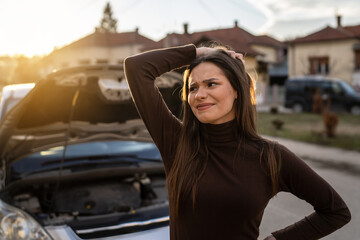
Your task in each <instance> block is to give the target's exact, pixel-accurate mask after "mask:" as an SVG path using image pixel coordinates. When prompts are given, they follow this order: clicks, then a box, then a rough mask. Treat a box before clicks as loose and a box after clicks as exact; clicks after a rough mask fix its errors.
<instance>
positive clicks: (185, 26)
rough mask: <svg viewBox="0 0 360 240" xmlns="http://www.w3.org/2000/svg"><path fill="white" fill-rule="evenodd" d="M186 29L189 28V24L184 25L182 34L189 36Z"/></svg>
mask: <svg viewBox="0 0 360 240" xmlns="http://www.w3.org/2000/svg"><path fill="white" fill-rule="evenodd" d="M188 28H189V24H188V23H184V34H189V32H188Z"/></svg>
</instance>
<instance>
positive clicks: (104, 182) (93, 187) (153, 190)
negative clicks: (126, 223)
mask: <svg viewBox="0 0 360 240" xmlns="http://www.w3.org/2000/svg"><path fill="white" fill-rule="evenodd" d="M165 183H166V181H165V177H164V175H163V174H153V175H151V176H148V175H147V174H145V173H142V174H138V173H136V174H134V175H133V176H127V177H117V178H105V179H97V178H92V179H91V178H89V179H87V180H82V181H79V180H76V181H66V182H53V183H46V182H43V183H40V182H39V183H35V184H31V186H24V187H23V188H18V187H17V188H16V189H8V191H6V193H7V194H6V199H9V201H11V202H10V203H11V204H12V205H14V206H17V207H18V208H20V209H23V210H25V211H26V212H28V213H29V214H31V215H32V216H34V217H35V218H36V219H37V220H38V221H39V222H41V223H42V224H43V225H45V226H46V225H57V224H66V223H69V222H74V221H81V220H86V219H91V218H95V217H99V216H101V217H106V216H110V215H114V214H115V215H116V214H120V215H122V216H124V215H134V214H136V213H137V212H139V211H141V209H146V208H152V209H156V206H159V207H161V208H164V206H166V208H167V204H168V195H167V191H166V190H165ZM2 198H3V199H4V196H3V197H2Z"/></svg>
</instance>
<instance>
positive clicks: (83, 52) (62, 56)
mask: <svg viewBox="0 0 360 240" xmlns="http://www.w3.org/2000/svg"><path fill="white" fill-rule="evenodd" d="M153 43H155V42H154V41H153V40H151V39H149V38H146V37H144V36H142V35H140V34H139V32H138V29H136V31H134V32H122V33H110V32H105V33H104V32H100V31H97V30H95V31H94V33H92V34H90V35H88V36H85V37H84V38H81V39H79V40H77V41H74V42H73V43H71V44H69V45H67V46H65V47H62V48H59V49H55V50H54V51H53V52H51V53H50V54H49V55H48V56H47V57H45V59H44V60H43V63H44V65H45V68H44V72H43V74H47V73H49V72H51V71H53V70H55V69H60V68H64V67H74V66H83V65H93V64H122V63H123V61H124V59H125V58H126V57H127V56H130V55H133V54H136V53H139V52H141V50H142V49H143V48H144V46H145V45H149V44H153Z"/></svg>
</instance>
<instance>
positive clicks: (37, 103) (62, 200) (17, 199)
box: [0, 66, 178, 240]
mask: <svg viewBox="0 0 360 240" xmlns="http://www.w3.org/2000/svg"><path fill="white" fill-rule="evenodd" d="M167 87H168V88H169V86H167ZM173 87H175V86H174V85H172V86H170V88H173ZM174 89H175V88H174ZM174 89H170V92H172V93H173V94H174V96H175V98H176V97H177V96H178V94H177V93H176V92H175V91H174ZM160 91H168V89H165V88H163V89H162V88H160ZM164 95H166V94H164ZM167 100H168V101H170V102H171V101H172V100H171V99H170V98H168V99H167ZM171 104H174V102H172V103H171ZM0 154H1V171H0V239H3V240H10V239H11V240H13V239H19V240H20V239H27V240H35V239H37V240H39V239H40V240H45V239H54V240H55V239H59V240H60V239H61V240H66V239H108V240H110V239H111V240H113V239H137V240H139V239H146V240H151V239H156V240H162V239H169V227H168V225H169V210H168V195H167V192H166V189H165V182H166V181H165V173H164V168H163V164H162V160H161V156H160V153H159V151H158V149H157V148H156V146H155V145H154V143H153V142H152V140H151V138H150V136H149V134H148V132H147V130H146V128H145V127H144V124H143V122H142V120H140V119H139V116H138V113H137V111H136V108H135V106H134V105H133V103H132V100H131V97H130V94H129V91H128V89H127V85H126V82H125V80H124V76H123V71H122V67H120V66H93V67H80V68H72V69H66V70H63V71H59V72H56V73H53V74H50V75H49V76H48V77H47V78H46V79H44V80H42V81H40V82H38V83H37V84H36V85H35V87H34V88H33V89H32V90H31V91H30V92H29V93H28V94H27V95H26V96H25V97H24V98H22V99H21V100H20V102H19V103H18V104H17V105H16V106H15V107H14V108H13V109H12V110H11V111H10V112H9V113H8V114H7V115H6V116H5V117H4V119H3V120H2V122H1V125H0Z"/></svg>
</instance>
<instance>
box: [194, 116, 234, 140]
mask: <svg viewBox="0 0 360 240" xmlns="http://www.w3.org/2000/svg"><path fill="white" fill-rule="evenodd" d="M201 131H202V133H203V134H204V137H205V141H207V142H208V143H224V142H231V141H236V140H237V133H236V123H235V120H231V121H229V122H225V123H221V124H201Z"/></svg>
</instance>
